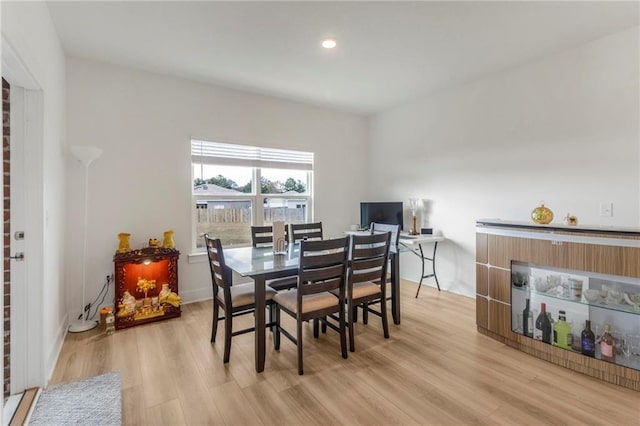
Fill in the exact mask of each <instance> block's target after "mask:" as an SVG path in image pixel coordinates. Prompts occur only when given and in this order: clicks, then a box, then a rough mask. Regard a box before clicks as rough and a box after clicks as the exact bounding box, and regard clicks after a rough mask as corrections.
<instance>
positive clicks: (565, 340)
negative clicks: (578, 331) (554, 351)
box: [553, 311, 573, 350]
mask: <svg viewBox="0 0 640 426" xmlns="http://www.w3.org/2000/svg"><path fill="white" fill-rule="evenodd" d="M553 344H554V345H556V346H557V347H559V348H562V349H567V350H571V345H573V334H571V326H570V325H569V323H567V314H566V313H565V311H559V312H558V321H556V323H555V324H554V325H553Z"/></svg>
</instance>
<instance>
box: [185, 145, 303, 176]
mask: <svg viewBox="0 0 640 426" xmlns="http://www.w3.org/2000/svg"><path fill="white" fill-rule="evenodd" d="M191 162H192V163H195V164H219V165H226V166H248V167H260V168H270V169H296V170H313V152H305V151H293V150H288V149H275V148H260V147H257V146H248V145H236V144H229V143H222V142H210V141H203V140H195V139H192V140H191Z"/></svg>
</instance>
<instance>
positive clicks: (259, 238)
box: [251, 224, 289, 247]
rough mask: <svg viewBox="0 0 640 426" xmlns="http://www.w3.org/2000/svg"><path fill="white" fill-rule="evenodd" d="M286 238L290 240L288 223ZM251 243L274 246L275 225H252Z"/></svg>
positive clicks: (259, 245)
mask: <svg viewBox="0 0 640 426" xmlns="http://www.w3.org/2000/svg"><path fill="white" fill-rule="evenodd" d="M284 238H285V240H286V241H289V227H288V226H287V225H286V224H285V226H284ZM251 244H252V245H253V246H254V247H272V246H273V226H271V225H268V226H252V227H251Z"/></svg>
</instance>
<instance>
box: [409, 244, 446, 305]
mask: <svg viewBox="0 0 640 426" xmlns="http://www.w3.org/2000/svg"><path fill="white" fill-rule="evenodd" d="M418 247H419V248H420V255H418V257H420V260H421V261H422V276H421V277H420V283H419V284H418V290H417V291H416V298H418V295H419V294H420V289H421V288H422V280H423V279H425V278H431V277H433V278H435V279H436V285H437V286H438V291H440V283H439V282H438V275H437V274H436V250H438V242H437V241H436V242H435V243H433V256H432V257H426V256H425V255H424V251H422V244H418ZM413 253H414V254H416V255H417V253H416V252H415V251H414V252H413ZM425 260H429V261H431V267H432V269H433V273H432V274H425V273H424V261H425Z"/></svg>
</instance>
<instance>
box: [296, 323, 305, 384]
mask: <svg viewBox="0 0 640 426" xmlns="http://www.w3.org/2000/svg"><path fill="white" fill-rule="evenodd" d="M296 322H297V327H298V329H297V330H296V337H297V339H298V342H297V345H296V346H297V347H298V375H300V376H302V375H303V374H304V370H303V368H302V321H300V319H296Z"/></svg>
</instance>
